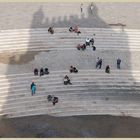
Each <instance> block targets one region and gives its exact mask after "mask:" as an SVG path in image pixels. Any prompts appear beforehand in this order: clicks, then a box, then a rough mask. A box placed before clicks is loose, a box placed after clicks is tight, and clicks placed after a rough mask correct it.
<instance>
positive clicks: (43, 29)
mask: <svg viewBox="0 0 140 140" xmlns="http://www.w3.org/2000/svg"><path fill="white" fill-rule="evenodd" d="M68 29H69V27H68V28H55V27H54V30H55V32H64V31H65V32H69V31H68ZM79 30H80V31H81V32H87V31H91V32H110V33H114V32H117V33H124V32H127V33H134V32H135V33H140V30H139V29H124V31H122V30H121V29H118V28H79ZM17 32H19V33H24V32H25V33H27V32H28V33H32V32H48V28H32V29H12V30H1V32H0V33H9V34H10V33H17Z"/></svg>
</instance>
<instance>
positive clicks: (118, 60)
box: [117, 58, 121, 69]
mask: <svg viewBox="0 0 140 140" xmlns="http://www.w3.org/2000/svg"><path fill="white" fill-rule="evenodd" d="M120 65H121V59H120V58H118V59H117V69H120V68H121V66H120Z"/></svg>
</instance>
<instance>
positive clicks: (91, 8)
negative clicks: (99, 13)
mask: <svg viewBox="0 0 140 140" xmlns="http://www.w3.org/2000/svg"><path fill="white" fill-rule="evenodd" d="M90 11H91V14H93V3H91V5H90Z"/></svg>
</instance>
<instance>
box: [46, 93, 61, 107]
mask: <svg viewBox="0 0 140 140" xmlns="http://www.w3.org/2000/svg"><path fill="white" fill-rule="evenodd" d="M47 99H48V101H49V102H52V103H53V105H55V104H56V103H58V97H56V96H53V95H48V96H47Z"/></svg>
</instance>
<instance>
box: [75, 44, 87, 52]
mask: <svg viewBox="0 0 140 140" xmlns="http://www.w3.org/2000/svg"><path fill="white" fill-rule="evenodd" d="M77 49H78V50H81V49H82V50H83V51H84V50H85V49H86V45H85V44H83V45H80V44H78V45H77Z"/></svg>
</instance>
